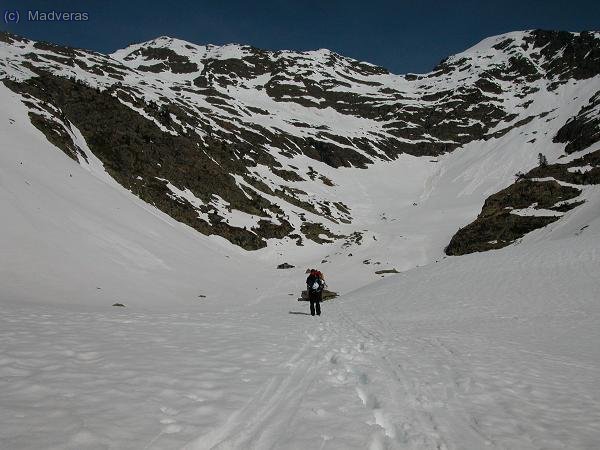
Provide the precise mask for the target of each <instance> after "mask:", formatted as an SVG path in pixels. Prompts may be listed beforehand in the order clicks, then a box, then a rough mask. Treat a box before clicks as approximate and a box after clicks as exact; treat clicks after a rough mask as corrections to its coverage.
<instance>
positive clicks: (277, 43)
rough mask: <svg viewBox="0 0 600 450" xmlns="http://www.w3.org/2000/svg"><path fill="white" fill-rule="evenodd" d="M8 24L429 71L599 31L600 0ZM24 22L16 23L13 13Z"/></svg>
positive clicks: (44, 3)
mask: <svg viewBox="0 0 600 450" xmlns="http://www.w3.org/2000/svg"><path fill="white" fill-rule="evenodd" d="M0 8H1V12H2V19H1V20H2V23H1V25H0V29H2V30H9V31H12V32H14V33H17V34H20V35H23V36H26V37H29V38H31V39H36V40H46V41H51V42H56V43H60V44H66V45H71V46H75V47H83V48H87V49H92V50H97V51H100V52H103V53H110V52H112V51H114V50H116V49H118V48H123V47H125V46H127V45H128V44H130V43H132V42H141V41H145V40H149V39H152V38H154V37H157V36H161V35H168V36H173V37H178V38H181V39H185V40H188V41H191V42H194V43H198V44H225V43H230V42H237V43H243V44H250V45H254V46H256V47H259V48H265V49H275V50H278V49H291V50H312V49H317V48H329V49H331V50H334V51H336V52H338V53H340V54H342V55H345V56H350V57H353V58H356V59H359V60H363V61H369V62H372V63H374V64H378V65H381V66H384V67H386V68H388V69H390V70H391V71H392V72H395V73H407V72H426V71H429V70H430V69H431V68H432V67H433V66H434V65H435V64H436V63H437V62H438V61H439V60H441V59H442V58H444V57H446V56H448V55H450V54H453V53H457V52H460V51H462V50H464V49H466V48H467V47H469V46H471V45H473V44H475V43H477V42H478V41H480V40H481V39H483V38H485V37H487V36H491V35H495V34H500V33H504V32H507V31H515V30H525V29H532V28H544V29H555V30H568V31H582V30H600V1H599V0H595V1H593V0H592V1H585V0H570V1H568V0H562V1H560V0H546V1H540V0H534V1H527V0H520V1H514V0H500V1H490V2H486V1H483V0H481V1H476V0H473V1H471V0H464V1H461V0H446V1H442V0H440V1H433V0H421V1H418V0H397V1H391V0H390V1H384V0H346V1H338V0H314V1H313V0H292V1H283V0H281V1H277V0H265V1H260V0H244V1H239V0H221V1H219V0H212V1H204V0H196V1H193V0H181V1H176V0H172V1H153V0H146V1H140V0H130V1H128V0H123V1H111V0H105V1H96V0H77V1H64V0H57V1H48V0H1V2H0ZM6 10H10V11H14V10H17V11H19V12H20V13H21V22H20V23H18V24H10V25H7V24H5V22H4V19H5V11H6ZM27 10H41V11H50V10H56V11H81V12H87V13H88V14H89V20H88V21H87V22H83V23H39V22H37V23H36V22H27V21H26V20H25V17H26V15H27Z"/></svg>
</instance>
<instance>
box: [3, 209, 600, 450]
mask: <svg viewBox="0 0 600 450" xmlns="http://www.w3.org/2000/svg"><path fill="white" fill-rule="evenodd" d="M595 206H596V207H597V206H598V205H595ZM582 223H589V222H588V221H587V218H579V219H578V223H577V226H576V227H575V228H577V227H579V228H581V227H580V225H581V224H582ZM567 228H568V227H567ZM567 228H564V229H563V230H562V233H564V235H563V236H560V238H559V239H553V240H550V241H549V240H545V241H543V242H540V243H531V244H530V245H521V246H517V247H509V248H506V249H503V250H498V251H495V252H488V253H480V254H474V255H467V256H463V257H459V258H451V259H446V260H444V261H442V262H440V263H438V264H433V265H429V266H427V267H423V268H418V269H413V270H411V271H408V272H406V273H403V274H400V275H396V276H393V277H390V278H388V279H386V280H383V281H381V282H379V283H375V284H373V285H371V286H366V287H364V288H362V289H360V290H357V291H355V292H352V293H348V294H347V295H345V296H343V297H341V298H339V299H336V300H334V301H330V302H326V303H325V304H324V305H323V307H322V308H323V315H322V316H321V317H320V318H312V317H310V316H306V315H305V314H306V313H307V310H308V307H307V306H306V304H300V303H298V302H296V301H295V297H288V298H286V296H282V295H281V291H282V288H283V289H285V288H288V287H289V288H291V287H292V286H297V284H301V281H300V282H299V281H298V278H297V276H296V274H293V273H291V272H287V271H279V272H278V273H276V274H273V275H272V276H271V278H270V283H269V284H268V285H265V286H263V287H262V288H261V289H260V295H259V294H248V295H245V296H240V297H238V298H236V299H235V300H236V301H235V304H236V306H235V307H231V306H229V307H223V305H219V304H218V303H217V302H210V301H207V302H206V303H203V304H202V305H203V307H202V308H199V309H197V310H192V309H190V310H189V311H187V312H173V311H165V312H162V313H161V312H155V313H151V312H148V311H141V310H140V309H139V308H127V309H116V308H113V310H110V309H107V308H104V309H101V310H100V309H95V308H91V309H90V308H83V307H81V306H70V307H68V308H65V307H49V306H40V305H38V306H32V305H30V304H29V305H28V304H11V303H7V302H2V304H1V306H0V308H1V314H0V318H1V319H0V322H1V326H0V339H1V341H2V350H1V354H0V373H1V375H2V377H1V378H0V392H1V393H2V405H3V408H2V409H0V419H1V420H2V424H3V426H2V427H1V430H0V443H1V444H2V447H4V448H14V449H20V448H28V449H31V448H44V449H54V448H57V449H58V448H61V449H63V448H77V449H81V448H119V449H130V448H131V449H138V448H149V449H175V448H187V449H190V450H192V449H209V448H215V449H220V448H236V449H237V448H240V449H241V448H252V449H267V448H280V449H300V448H323V449H347V448H357V449H358V448H375V449H381V448H388V449H406V448H409V449H419V450H423V449H457V450H458V449H462V450H465V449H466V450H471V449H472V450H477V449H482V448H491V449H506V448H511V449H524V450H525V449H540V448H547V449H560V448H569V449H593V448H595V447H596V445H597V443H598V440H599V439H600V428H599V425H598V424H599V423H600V395H599V392H598V385H599V383H600V375H599V374H600V354H599V352H598V345H597V344H598V340H599V339H600V335H599V332H598V330H599V329H600V328H599V327H598V322H599V320H600V308H599V304H598V298H599V296H600V284H599V283H598V277H597V267H598V264H599V263H600V248H599V244H598V243H599V242H600V223H599V222H598V220H597V219H595V220H593V221H592V222H591V223H589V226H588V228H586V229H585V230H584V231H583V232H580V233H578V234H573V233H572V232H571V231H572V230H568V229H567ZM575 228H574V229H575ZM557 231H558V230H557ZM559 234H560V233H559ZM555 237H559V236H555ZM330 283H331V284H333V281H330ZM239 284H241V282H236V281H235V280H233V279H232V280H231V281H230V283H229V287H230V288H234V287H235V286H238V285H239ZM284 287H285V288H284ZM232 303H233V302H232ZM230 305H231V303H230Z"/></svg>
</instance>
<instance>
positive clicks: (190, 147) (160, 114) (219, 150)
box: [0, 31, 600, 249]
mask: <svg viewBox="0 0 600 450" xmlns="http://www.w3.org/2000/svg"><path fill="white" fill-rule="evenodd" d="M599 52H600V35H599V34H598V33H579V34H574V33H562V32H546V31H530V32H517V33H509V34H506V35H503V36H500V37H495V38H490V39H487V40H485V41H483V42H482V43H480V44H478V45H477V46H475V47H473V48H472V49H469V50H467V51H465V52H463V53H461V54H459V55H455V56H452V57H450V58H448V59H446V60H445V61H443V62H442V63H440V64H439V65H438V66H437V67H435V68H434V70H433V71H432V72H431V73H429V74H424V75H413V74H411V75H407V76H399V75H394V74H391V73H389V72H388V71H387V70H385V69H383V68H381V67H377V66H374V65H372V64H368V63H363V62H359V61H355V60H352V59H350V58H346V57H343V56H341V55H338V54H336V53H333V52H331V51H328V50H318V51H313V52H302V53H299V52H288V51H278V52H271V51H263V50H260V49H256V48H253V47H249V46H240V45H227V46H222V47H217V46H210V45H208V46H200V45H194V44H191V43H187V42H184V41H180V40H176V39H171V38H167V37H161V38H157V39H155V40H153V41H149V42H146V43H142V44H136V45H132V46H130V47H128V48H126V49H124V50H119V51H117V52H116V53H114V54H112V55H110V56H106V55H101V54H98V53H95V52H90V51H84V50H79V49H72V48H66V47H60V46H56V45H53V44H47V43H42V42H33V41H30V40H27V39H23V38H20V37H18V36H14V35H11V34H7V33H0V53H1V54H2V56H3V57H4V58H0V78H1V79H2V80H3V81H4V83H5V85H6V86H8V87H9V88H10V89H12V90H13V91H15V92H17V93H19V94H21V95H22V98H23V101H24V102H25V103H26V105H27V106H28V107H29V108H30V111H31V112H30V117H31V120H32V123H33V124H34V125H35V126H36V127H37V128H38V129H40V130H41V131H42V132H43V133H44V134H45V135H46V136H47V138H48V140H49V141H50V142H51V143H52V144H54V145H56V146H57V147H59V148H60V149H61V150H62V151H63V152H64V153H65V154H66V155H67V156H68V157H70V158H72V159H74V160H76V161H80V162H82V164H83V163H85V162H86V161H87V153H86V152H87V150H86V149H85V148H82V145H81V142H78V141H77V139H75V138H74V136H75V135H76V134H77V131H78V132H80V133H81V135H82V137H83V138H84V140H85V143H86V144H87V146H88V147H89V150H90V151H91V152H92V153H93V154H94V155H95V156H96V157H98V158H99V159H100V160H101V161H102V163H103V164H104V166H105V168H106V170H107V171H108V172H109V173H110V175H111V176H112V177H113V178H114V179H115V180H117V181H118V182H119V183H120V184H122V185H123V186H125V187H126V188H127V189H130V190H131V191H132V192H134V193H135V194H136V195H138V196H139V197H140V198H142V199H143V200H145V201H147V202H148V203H151V204H153V205H155V206H156V207H158V208H159V209H161V210H162V211H164V212H166V213H167V214H169V215H171V216H172V217H174V218H176V219H177V220H179V221H181V222H183V223H186V224H188V225H190V226H191V227H193V228H195V229H196V230H198V231H200V232H202V233H204V234H217V235H220V236H223V237H224V238H226V239H228V240H229V241H231V242H232V243H234V244H236V245H239V246H241V247H243V248H245V249H257V248H261V247H264V246H265V245H266V241H267V240H268V239H283V238H286V237H288V238H290V239H293V240H294V241H295V242H296V243H297V245H304V244H303V243H304V242H305V241H306V239H308V240H312V241H314V242H317V243H327V242H332V241H334V240H336V239H342V238H345V237H346V236H343V235H341V234H339V233H336V232H335V231H333V228H335V225H336V224H340V223H343V224H349V223H352V211H351V210H350V209H349V208H348V207H347V205H346V204H345V203H344V202H341V201H333V202H332V201H329V200H327V199H326V198H324V197H321V196H318V195H311V194H309V193H307V192H306V191H304V190H303V189H300V188H299V187H297V185H296V186H295V185H294V184H295V183H305V182H312V183H319V186H325V187H326V188H328V189H333V188H335V183H334V181H332V180H331V179H330V178H329V177H327V176H325V175H324V174H322V173H319V172H318V171H317V170H315V169H314V168H313V167H312V166H309V168H308V170H304V169H299V168H298V167H296V166H295V165H294V162H293V158H295V157H296V158H297V157H299V156H303V157H306V158H311V159H313V160H315V161H316V162H317V161H318V162H320V163H324V164H326V165H328V166H330V167H332V168H338V167H358V168H367V167H368V166H369V165H370V164H371V163H373V162H374V161H377V160H390V159H394V158H396V157H397V156H398V155H399V154H402V153H409V154H412V155H416V156H435V155H439V154H442V153H445V152H450V151H453V150H455V149H457V148H460V147H461V146H463V145H465V144H467V143H471V142H476V141H478V140H490V139H499V138H501V137H502V136H504V135H505V134H506V133H508V132H509V131H511V130H513V129H515V128H518V127H521V126H523V125H525V124H527V123H529V122H530V121H532V120H539V119H540V118H542V117H543V116H544V115H547V114H550V113H552V111H545V110H543V108H542V107H541V106H540V107H537V108H533V107H532V106H531V105H534V106H535V105H538V104H539V102H540V100H539V99H540V98H541V97H543V96H542V95H541V94H546V93H547V94H548V95H551V94H552V93H553V92H555V91H558V90H560V87H561V86H563V85H565V84H566V83H569V82H571V81H572V80H588V79H591V78H592V77H595V76H597V75H598V74H600V54H599ZM598 105H599V100H598V94H596V95H595V96H594V97H593V98H590V99H589V104H588V105H587V106H585V107H583V108H582V110H581V111H580V112H579V113H578V114H577V116H576V117H574V118H573V119H572V120H571V121H569V122H568V123H566V124H564V123H563V124H561V125H564V126H562V128H560V130H559V131H558V133H557V134H556V137H555V140H556V142H562V143H565V144H566V151H567V152H576V151H578V150H581V149H584V148H586V147H589V146H590V145H592V144H593V143H595V142H597V141H598V139H599V138H600V132H599V120H598V107H599V106H598ZM532 109H536V112H530V111H531V110H532ZM528 220H529V219H528ZM535 220H539V219H535ZM544 220H548V219H544Z"/></svg>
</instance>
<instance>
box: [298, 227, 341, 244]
mask: <svg viewBox="0 0 600 450" xmlns="http://www.w3.org/2000/svg"><path fill="white" fill-rule="evenodd" d="M300 231H302V233H304V236H306V238H307V239H310V240H311V241H313V242H316V243H317V244H330V243H332V242H333V241H334V240H335V239H341V238H343V237H344V236H340V235H337V234H335V233H332V232H331V231H330V230H328V229H327V228H325V226H323V224H322V223H311V222H304V223H303V224H302V226H301V227H300ZM321 235H324V236H326V238H322V237H321Z"/></svg>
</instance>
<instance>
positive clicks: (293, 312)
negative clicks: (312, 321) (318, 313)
mask: <svg viewBox="0 0 600 450" xmlns="http://www.w3.org/2000/svg"><path fill="white" fill-rule="evenodd" d="M290 314H301V315H303V316H310V314H309V313H307V312H302V311H290Z"/></svg>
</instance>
